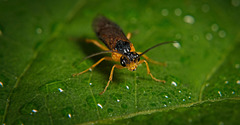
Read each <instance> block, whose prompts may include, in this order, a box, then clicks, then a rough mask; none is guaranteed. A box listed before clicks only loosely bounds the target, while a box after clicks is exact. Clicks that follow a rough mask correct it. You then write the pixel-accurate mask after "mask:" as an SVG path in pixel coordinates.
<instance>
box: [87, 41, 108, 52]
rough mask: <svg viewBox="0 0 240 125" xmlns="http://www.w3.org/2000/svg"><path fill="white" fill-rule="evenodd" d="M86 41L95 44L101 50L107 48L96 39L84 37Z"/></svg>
mask: <svg viewBox="0 0 240 125" xmlns="http://www.w3.org/2000/svg"><path fill="white" fill-rule="evenodd" d="M86 42H87V43H93V44H95V45H96V46H97V47H99V48H101V49H102V50H105V51H106V50H109V49H108V48H107V47H106V46H104V45H102V44H100V43H99V42H98V41H97V40H92V39H86Z"/></svg>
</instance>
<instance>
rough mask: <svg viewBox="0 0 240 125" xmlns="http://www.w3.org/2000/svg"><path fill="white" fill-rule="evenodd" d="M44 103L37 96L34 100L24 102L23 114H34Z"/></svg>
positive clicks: (21, 110) (21, 111)
mask: <svg viewBox="0 0 240 125" xmlns="http://www.w3.org/2000/svg"><path fill="white" fill-rule="evenodd" d="M41 105H42V103H41V102H39V98H37V97H36V98H35V99H34V100H32V101H30V102H28V103H26V104H24V105H23V106H22V107H21V108H20V109H19V111H20V113H21V114H23V115H29V114H30V115H34V114H35V113H36V112H38V109H39V108H40V107H41Z"/></svg>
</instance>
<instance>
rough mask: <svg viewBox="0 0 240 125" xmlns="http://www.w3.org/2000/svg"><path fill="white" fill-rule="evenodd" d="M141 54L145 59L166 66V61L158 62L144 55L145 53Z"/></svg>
mask: <svg viewBox="0 0 240 125" xmlns="http://www.w3.org/2000/svg"><path fill="white" fill-rule="evenodd" d="M137 53H138V54H141V53H142V52H137ZM142 56H143V58H145V59H146V60H147V61H149V62H151V63H154V64H158V65H161V66H167V64H166V63H162V62H158V61H155V60H152V59H150V58H149V57H148V56H146V55H145V54H143V55H142Z"/></svg>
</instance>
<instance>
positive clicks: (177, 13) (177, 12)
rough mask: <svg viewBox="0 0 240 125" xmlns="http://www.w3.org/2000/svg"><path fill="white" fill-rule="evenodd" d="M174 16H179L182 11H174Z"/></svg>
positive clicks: (178, 9)
mask: <svg viewBox="0 0 240 125" xmlns="http://www.w3.org/2000/svg"><path fill="white" fill-rule="evenodd" d="M174 13H175V15H176V16H181V15H182V10H181V9H180V8H177V9H175V11H174Z"/></svg>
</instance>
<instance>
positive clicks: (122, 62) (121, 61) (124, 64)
mask: <svg viewBox="0 0 240 125" xmlns="http://www.w3.org/2000/svg"><path fill="white" fill-rule="evenodd" d="M120 63H121V65H122V66H123V67H125V66H126V59H125V58H123V57H122V58H121V59H120Z"/></svg>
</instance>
